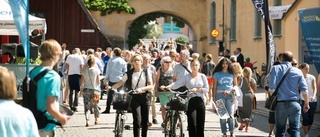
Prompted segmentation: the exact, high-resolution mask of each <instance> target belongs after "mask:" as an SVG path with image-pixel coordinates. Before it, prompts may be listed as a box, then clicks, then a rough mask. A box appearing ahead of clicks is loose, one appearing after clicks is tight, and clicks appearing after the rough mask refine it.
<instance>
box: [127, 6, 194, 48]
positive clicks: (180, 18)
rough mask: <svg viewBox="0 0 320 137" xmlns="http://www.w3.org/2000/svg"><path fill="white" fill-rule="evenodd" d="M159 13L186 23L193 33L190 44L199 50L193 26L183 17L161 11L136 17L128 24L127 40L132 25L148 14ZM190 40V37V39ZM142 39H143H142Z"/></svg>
mask: <svg viewBox="0 0 320 137" xmlns="http://www.w3.org/2000/svg"><path fill="white" fill-rule="evenodd" d="M158 13H162V14H164V15H166V16H172V17H173V18H176V19H178V20H180V21H182V22H183V23H185V25H187V26H188V28H190V31H191V39H189V41H188V43H190V44H192V45H193V49H194V50H197V36H196V35H195V31H194V29H193V26H192V25H191V24H190V23H189V22H188V21H187V20H185V19H183V18H182V17H179V16H177V15H175V14H173V13H168V12H161V11H155V12H151V13H146V14H143V15H141V16H138V17H136V18H135V19H134V20H133V21H130V22H128V24H127V31H126V37H125V38H126V40H127V39H128V35H129V33H130V30H129V27H130V25H131V24H132V23H133V22H135V21H136V20H138V19H139V18H140V17H142V16H144V15H148V14H158ZM189 38H190V37H189ZM141 39H142V38H141ZM125 47H128V45H127V44H126V45H125Z"/></svg>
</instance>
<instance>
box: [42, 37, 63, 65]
mask: <svg viewBox="0 0 320 137" xmlns="http://www.w3.org/2000/svg"><path fill="white" fill-rule="evenodd" d="M39 52H40V54H41V56H40V60H41V61H46V60H53V59H54V58H55V56H56V55H60V54H61V46H60V44H59V43H58V42H57V41H56V40H54V39H49V40H46V41H44V42H43V43H42V44H41V45H40V47H39Z"/></svg>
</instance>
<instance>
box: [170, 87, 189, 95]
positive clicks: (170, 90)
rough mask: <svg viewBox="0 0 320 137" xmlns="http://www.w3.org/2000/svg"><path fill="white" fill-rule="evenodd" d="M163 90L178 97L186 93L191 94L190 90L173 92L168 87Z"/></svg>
mask: <svg viewBox="0 0 320 137" xmlns="http://www.w3.org/2000/svg"><path fill="white" fill-rule="evenodd" d="M165 90H168V91H170V92H171V93H173V94H179V95H181V94H185V93H187V92H191V90H189V89H187V90H186V91H183V92H179V91H173V90H171V89H170V88H168V87H165Z"/></svg>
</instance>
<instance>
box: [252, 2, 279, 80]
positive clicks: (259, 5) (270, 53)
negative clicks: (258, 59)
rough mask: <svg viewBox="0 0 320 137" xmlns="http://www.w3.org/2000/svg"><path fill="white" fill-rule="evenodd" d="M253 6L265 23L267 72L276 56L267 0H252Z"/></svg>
mask: <svg viewBox="0 0 320 137" xmlns="http://www.w3.org/2000/svg"><path fill="white" fill-rule="evenodd" d="M252 2H253V5H254V7H255V8H256V9H257V11H258V12H259V13H260V15H261V17H262V19H263V20H264V24H265V33H266V34H265V35H266V56H267V74H268V73H269V72H270V70H271V67H272V66H273V63H274V61H275V59H276V58H275V57H276V45H275V43H274V40H273V34H272V27H271V23H270V19H269V6H268V0H252Z"/></svg>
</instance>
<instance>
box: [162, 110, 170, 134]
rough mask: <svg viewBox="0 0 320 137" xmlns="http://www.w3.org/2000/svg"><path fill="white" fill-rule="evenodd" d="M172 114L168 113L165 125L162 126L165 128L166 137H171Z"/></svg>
mask: <svg viewBox="0 0 320 137" xmlns="http://www.w3.org/2000/svg"><path fill="white" fill-rule="evenodd" d="M169 113H170V112H167V113H166V116H165V120H164V121H163V123H162V124H161V126H162V127H163V133H164V137H171V136H170V129H171V126H170V114H169Z"/></svg>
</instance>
